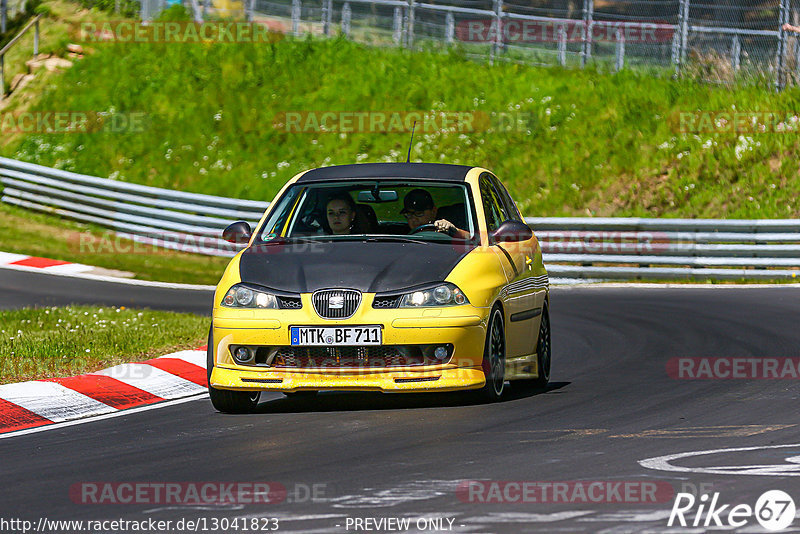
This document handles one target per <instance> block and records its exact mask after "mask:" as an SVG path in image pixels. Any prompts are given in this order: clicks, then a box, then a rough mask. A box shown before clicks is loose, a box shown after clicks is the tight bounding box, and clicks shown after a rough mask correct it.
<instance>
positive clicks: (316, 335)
mask: <svg viewBox="0 0 800 534" xmlns="http://www.w3.org/2000/svg"><path fill="white" fill-rule="evenodd" d="M381 334H382V332H381V327H380V326H379V325H369V326H325V327H322V326H291V327H289V339H290V341H291V344H292V345H304V346H344V345H380V344H381V343H382V336H381Z"/></svg>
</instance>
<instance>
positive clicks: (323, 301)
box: [311, 289, 361, 319]
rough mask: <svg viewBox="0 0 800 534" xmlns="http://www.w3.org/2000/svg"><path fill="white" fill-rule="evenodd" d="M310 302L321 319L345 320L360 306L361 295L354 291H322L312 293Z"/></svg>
mask: <svg viewBox="0 0 800 534" xmlns="http://www.w3.org/2000/svg"><path fill="white" fill-rule="evenodd" d="M311 301H312V302H313V303H314V309H315V310H316V312H317V315H319V316H320V317H322V318H323V319H347V318H348V317H350V316H352V315H353V314H354V313H355V312H356V309H357V308H358V305H359V304H361V293H359V292H358V291H356V290H354V289H323V290H321V291H317V292H316V293H314V294H313V295H312V296H311Z"/></svg>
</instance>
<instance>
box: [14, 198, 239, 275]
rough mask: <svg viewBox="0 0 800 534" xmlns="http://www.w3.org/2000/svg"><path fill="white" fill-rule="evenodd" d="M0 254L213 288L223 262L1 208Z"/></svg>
mask: <svg viewBox="0 0 800 534" xmlns="http://www.w3.org/2000/svg"><path fill="white" fill-rule="evenodd" d="M0 251H2V252H13V253H17V254H28V255H31V256H42V257H45V258H52V259H57V260H64V261H71V262H74V263H83V264H86V265H92V266H95V267H102V268H105V269H114V270H119V271H128V272H132V273H134V277H135V278H138V279H141V280H159V281H166V282H174V283H185V284H206V285H216V283H217V282H219V279H220V277H221V276H222V271H223V270H224V269H225V266H226V265H227V264H228V261H229V259H228V258H220V257H214V256H203V255H200V254H189V253H183V252H176V251H171V250H165V249H161V248H156V247H148V246H144V245H141V244H137V243H133V242H132V241H128V240H125V239H120V238H118V237H116V236H115V235H114V233H113V232H112V231H109V230H104V229H102V228H99V227H96V226H92V225H87V224H82V223H77V222H71V221H66V220H62V219H59V218H58V217H54V216H51V215H45V214H39V213H33V212H30V211H27V210H24V209H21V208H17V207H15V206H10V205H7V204H0Z"/></svg>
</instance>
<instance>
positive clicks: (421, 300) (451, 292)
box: [400, 282, 469, 308]
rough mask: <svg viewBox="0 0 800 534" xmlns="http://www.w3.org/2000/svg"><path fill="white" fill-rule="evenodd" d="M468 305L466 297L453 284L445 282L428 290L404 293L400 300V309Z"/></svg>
mask: <svg viewBox="0 0 800 534" xmlns="http://www.w3.org/2000/svg"><path fill="white" fill-rule="evenodd" d="M461 304H469V300H467V296H466V295H464V293H463V292H462V291H461V290H460V289H458V287H456V285H455V284H451V283H450V282H445V283H443V284H441V285H438V286H436V287H432V288H429V289H420V290H419V291H412V292H411V293H406V294H405V295H403V296H402V297H401V298H400V307H401V308H418V307H422V306H458V305H461Z"/></svg>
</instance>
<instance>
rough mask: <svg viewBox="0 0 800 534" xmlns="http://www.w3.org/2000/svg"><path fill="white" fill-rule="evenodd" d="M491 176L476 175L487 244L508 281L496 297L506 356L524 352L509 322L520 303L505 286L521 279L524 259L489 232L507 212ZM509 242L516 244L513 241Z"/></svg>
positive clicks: (516, 327) (486, 174)
mask: <svg viewBox="0 0 800 534" xmlns="http://www.w3.org/2000/svg"><path fill="white" fill-rule="evenodd" d="M491 178H492V177H491V175H490V174H489V173H484V174H483V175H481V177H480V180H479V184H480V193H481V202H482V203H483V213H484V216H485V217H486V230H487V232H488V234H489V246H490V247H491V249H492V250H493V251H494V252H495V253H496V254H497V255H498V257H499V258H500V261H501V263H502V264H503V268H504V269H505V271H506V279H507V280H508V283H507V284H506V286H505V287H504V288H503V289H502V290H501V293H500V299H501V301H502V302H503V308H504V312H505V327H506V358H507V359H510V358H514V357H516V356H520V355H522V354H527V353H526V352H521V351H522V350H523V345H522V343H520V342H519V340H518V338H519V332H518V330H519V327H518V325H513V324H512V323H511V320H510V318H511V317H512V316H514V317H515V318H516V317H517V315H516V314H517V313H519V312H521V311H522V308H521V307H520V306H521V303H520V302H519V299H517V298H510V297H509V287H510V286H512V285H513V284H516V283H518V282H519V281H520V279H521V278H520V277H521V276H523V274H524V273H523V270H524V269H523V267H524V265H525V259H524V257H523V255H522V254H520V252H519V250H518V248H517V247H509V246H508V245H509V244H506V243H502V244H501V243H496V242H495V241H494V239H493V238H492V234H493V233H494V232H495V230H497V229H498V228H499V227H500V225H501V224H502V223H503V222H504V221H505V220H506V219H505V217H506V216H507V215H508V214H507V213H504V211H505V210H504V206H503V202H502V200H501V197H500V194H499V193H498V191H497V188H496V187H495V185H494V184H493V183H492V179H491ZM512 245H516V243H513V244H512Z"/></svg>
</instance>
